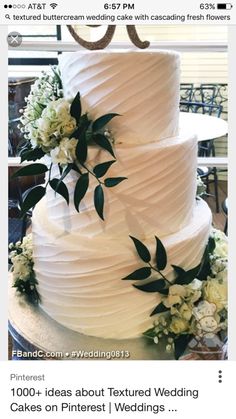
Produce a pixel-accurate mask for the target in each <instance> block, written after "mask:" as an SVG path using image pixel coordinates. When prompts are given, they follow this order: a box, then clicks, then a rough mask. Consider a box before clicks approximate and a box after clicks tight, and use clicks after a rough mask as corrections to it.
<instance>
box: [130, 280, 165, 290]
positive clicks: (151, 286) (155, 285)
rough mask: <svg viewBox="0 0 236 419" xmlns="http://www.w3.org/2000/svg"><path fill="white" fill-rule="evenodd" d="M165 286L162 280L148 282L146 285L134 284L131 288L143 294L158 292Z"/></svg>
mask: <svg viewBox="0 0 236 419" xmlns="http://www.w3.org/2000/svg"><path fill="white" fill-rule="evenodd" d="M165 285H166V281H164V279H158V280H157V281H153V282H149V283H148V284H144V285H136V284H134V285H133V287H135V288H137V289H138V290H140V291H144V292H159V291H161V290H162V289H163V288H164V287H165Z"/></svg>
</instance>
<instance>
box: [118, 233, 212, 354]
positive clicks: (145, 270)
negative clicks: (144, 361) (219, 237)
mask: <svg viewBox="0 0 236 419" xmlns="http://www.w3.org/2000/svg"><path fill="white" fill-rule="evenodd" d="M130 238H131V239H132V241H133V243H134V245H135V248H136V251H137V253H138V255H139V257H140V259H141V260H142V261H143V262H145V263H146V264H147V265H148V266H144V267H141V268H139V269H137V270H135V271H134V272H132V273H131V274H129V275H128V276H126V277H125V278H123V280H136V281H137V280H146V279H148V278H150V276H151V275H152V273H153V272H154V273H158V274H159V275H158V276H159V278H158V279H155V280H152V281H150V282H146V281H145V283H144V284H142V285H139V284H138V285H137V284H133V286H134V287H135V288H137V289H138V290H140V291H144V292H152V293H155V292H157V293H159V294H161V295H163V296H168V294H169V288H170V286H171V285H174V284H178V285H188V284H190V283H191V282H192V281H193V280H194V279H195V278H197V279H199V280H201V281H203V280H205V279H206V278H207V276H208V275H210V272H211V267H210V255H211V254H212V253H213V252H214V249H215V246H216V244H215V240H214V238H213V237H210V238H209V240H208V243H207V245H206V248H205V250H204V253H203V257H202V260H201V263H200V264H199V265H197V266H195V267H194V268H192V269H189V270H188V271H186V270H185V269H183V268H182V267H180V266H177V265H171V266H172V268H173V270H174V273H175V279H174V281H173V282H170V281H169V280H168V279H167V278H166V277H165V275H164V274H163V272H162V271H163V270H164V269H165V268H166V266H167V253H166V250H165V247H164V245H163V243H162V242H161V240H160V239H159V238H158V237H156V236H155V239H156V251H155V261H154V265H153V264H151V259H152V258H151V254H150V251H149V250H148V248H147V247H146V245H145V244H143V243H142V242H141V241H140V240H138V239H137V238H135V237H132V236H130ZM169 311H170V308H168V307H166V306H165V305H164V304H163V302H160V303H159V304H158V305H157V306H156V307H155V308H154V310H153V311H152V312H151V314H150V316H154V315H155V314H161V313H165V312H169ZM143 335H144V336H145V337H147V338H149V339H151V340H152V341H153V340H154V338H155V337H156V327H155V326H154V327H152V328H150V329H148V330H146V331H145V332H144V333H143ZM169 337H171V338H172V340H173V346H174V353H175V359H179V358H180V356H181V355H182V354H183V353H184V351H185V349H186V347H187V345H188V343H189V341H190V340H191V339H192V337H193V335H191V334H180V335H178V336H176V335H175V334H174V333H173V334H170V335H169Z"/></svg>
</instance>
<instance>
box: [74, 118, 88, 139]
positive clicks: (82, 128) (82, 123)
mask: <svg viewBox="0 0 236 419" xmlns="http://www.w3.org/2000/svg"><path fill="white" fill-rule="evenodd" d="M90 123H91V121H90V120H89V119H88V115H87V114H84V115H82V116H81V118H80V120H79V126H78V128H76V130H75V131H74V132H73V133H72V134H71V136H70V138H77V139H79V138H80V137H81V135H87V129H88V128H89V125H90ZM86 139H87V138H86Z"/></svg>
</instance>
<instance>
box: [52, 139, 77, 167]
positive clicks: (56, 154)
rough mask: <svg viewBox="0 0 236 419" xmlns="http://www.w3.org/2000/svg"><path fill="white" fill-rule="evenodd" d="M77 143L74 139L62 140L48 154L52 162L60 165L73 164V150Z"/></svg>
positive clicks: (74, 157) (74, 156)
mask: <svg viewBox="0 0 236 419" xmlns="http://www.w3.org/2000/svg"><path fill="white" fill-rule="evenodd" d="M77 143H78V140H76V139H75V138H71V139H69V138H63V139H62V140H61V142H60V144H59V145H58V146H57V147H56V148H54V149H53V150H51V152H50V155H51V158H52V162H53V163H60V164H61V165H64V164H68V163H73V162H74V161H75V160H76V155H75V149H76V145H77Z"/></svg>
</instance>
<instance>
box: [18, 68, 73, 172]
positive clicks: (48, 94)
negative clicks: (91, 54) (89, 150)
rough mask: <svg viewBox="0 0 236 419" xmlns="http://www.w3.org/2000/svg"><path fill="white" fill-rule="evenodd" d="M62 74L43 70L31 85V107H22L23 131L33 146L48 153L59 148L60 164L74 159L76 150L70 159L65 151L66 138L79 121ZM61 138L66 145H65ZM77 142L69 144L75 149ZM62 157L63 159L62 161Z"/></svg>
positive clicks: (58, 160)
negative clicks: (65, 91)
mask: <svg viewBox="0 0 236 419" xmlns="http://www.w3.org/2000/svg"><path fill="white" fill-rule="evenodd" d="M60 87H61V86H60V76H59V74H58V73H57V72H56V70H54V73H53V74H47V73H45V72H44V73H43V75H42V77H41V78H39V79H38V80H36V82H35V83H34V85H33V86H32V87H31V91H30V94H29V96H28V98H26V101H27V106H26V107H25V109H24V110H22V113H23V115H22V117H21V119H20V121H21V124H22V126H21V131H22V132H23V133H24V136H25V138H26V139H28V140H30V142H31V145H32V146H33V147H36V146H38V147H41V148H42V150H43V151H44V152H45V153H50V152H51V151H52V150H54V149H55V148H57V150H56V151H55V153H54V157H55V156H57V157H55V160H56V162H57V163H62V164H65V163H68V159H69V162H71V160H72V156H73V158H74V157H75V156H74V153H70V151H69V152H68V153H69V157H68V155H67V157H68V158H67V159H66V158H65V155H64V151H62V153H60V148H62V150H64V149H65V140H66V139H67V143H69V138H67V137H68V136H70V135H71V134H72V132H73V131H74V130H75V128H76V120H75V118H73V117H72V116H71V115H70V106H71V104H70V102H68V101H67V100H65V99H64V98H63V92H62V89H61V88H60ZM61 141H62V142H63V144H62V145H61ZM73 144H74V142H72V144H71V145H70V147H69V146H68V148H70V149H71V148H73ZM60 156H62V162H61V161H60Z"/></svg>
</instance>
